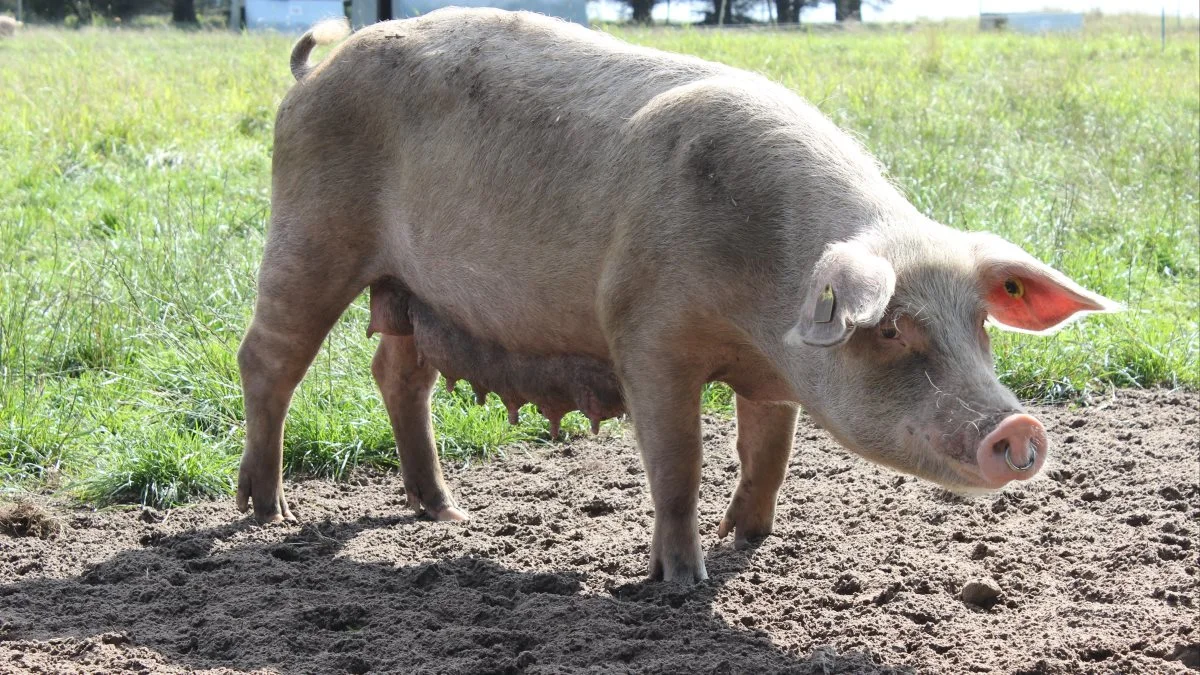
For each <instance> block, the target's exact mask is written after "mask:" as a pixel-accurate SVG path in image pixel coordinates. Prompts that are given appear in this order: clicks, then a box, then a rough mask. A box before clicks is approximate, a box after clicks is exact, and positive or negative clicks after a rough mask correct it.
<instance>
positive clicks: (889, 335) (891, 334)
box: [879, 323, 900, 340]
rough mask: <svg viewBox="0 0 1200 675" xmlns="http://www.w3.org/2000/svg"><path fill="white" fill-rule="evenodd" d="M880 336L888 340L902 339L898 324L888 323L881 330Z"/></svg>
mask: <svg viewBox="0 0 1200 675" xmlns="http://www.w3.org/2000/svg"><path fill="white" fill-rule="evenodd" d="M879 334H880V335H882V336H883V337H884V338H886V339H888V340H895V339H896V338H898V337H900V331H899V329H897V328H896V324H894V323H888V324H884V325H883V326H881V327H880V328H879Z"/></svg>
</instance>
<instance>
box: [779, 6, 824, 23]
mask: <svg viewBox="0 0 1200 675" xmlns="http://www.w3.org/2000/svg"><path fill="white" fill-rule="evenodd" d="M820 1H821V0H775V21H776V22H778V23H800V12H802V11H803V10H804V8H805V7H815V6H816V5H817V4H819V3H820Z"/></svg>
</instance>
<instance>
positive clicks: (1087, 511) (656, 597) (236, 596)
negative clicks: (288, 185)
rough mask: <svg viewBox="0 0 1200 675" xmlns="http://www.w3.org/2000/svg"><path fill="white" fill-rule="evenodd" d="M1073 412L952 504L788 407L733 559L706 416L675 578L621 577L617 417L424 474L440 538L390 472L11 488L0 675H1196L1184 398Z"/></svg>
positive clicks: (0, 544)
mask: <svg viewBox="0 0 1200 675" xmlns="http://www.w3.org/2000/svg"><path fill="white" fill-rule="evenodd" d="M1094 403H1095V404H1094V405H1093V406H1091V407H1088V408H1082V409H1076V410H1072V409H1068V408H1066V407H1048V408H1040V409H1037V411H1036V413H1037V414H1038V415H1040V416H1041V418H1042V420H1043V421H1044V422H1045V423H1046V425H1047V429H1048V431H1049V432H1050V434H1051V437H1052V438H1053V439H1054V441H1055V442H1056V450H1055V451H1054V453H1053V461H1054V464H1053V465H1052V466H1048V468H1047V470H1046V471H1045V472H1044V477H1043V478H1041V479H1039V480H1036V481H1034V482H1032V483H1031V484H1024V485H1021V486H1019V487H1012V488H1010V489H1008V490H1006V491H1005V492H1004V493H1002V494H1000V495H992V496H987V497H979V498H973V499H969V500H968V499H962V498H958V497H955V496H952V495H950V494H948V493H946V492H945V491H943V490H940V489H938V488H936V487H934V486H932V485H929V484H927V483H924V482H922V481H918V480H916V479H912V478H907V477H902V476H900V475H899V474H896V473H893V472H891V471H889V470H886V469H881V468H877V467H874V466H872V465H869V464H867V463H866V462H864V461H862V460H859V459H856V458H853V457H852V456H850V455H849V454H848V453H847V452H846V451H844V450H843V449H841V448H840V447H839V446H837V445H836V444H835V443H834V442H833V441H831V440H829V439H828V438H827V437H826V436H825V434H824V433H823V432H821V431H820V430H818V429H816V428H814V427H813V426H812V425H811V423H809V422H808V421H804V422H802V425H801V427H800V429H799V431H798V434H797V443H798V451H797V453H796V455H795V457H794V459H793V460H792V462H791V466H790V469H789V472H788V478H787V483H786V485H785V486H784V490H783V495H782V497H781V499H780V505H779V509H778V512H777V518H776V525H775V534H774V535H773V536H771V537H769V538H767V539H766V540H765V541H763V542H762V543H761V544H760V545H759V546H757V548H753V549H746V550H735V549H734V548H733V547H732V546H731V544H730V543H729V542H728V541H726V542H718V541H717V538H716V530H717V522H718V521H719V519H720V516H721V515H722V513H723V512H724V508H725V506H726V500H727V499H728V498H729V496H730V494H731V493H732V490H733V488H734V485H735V482H736V478H737V464H736V461H735V458H734V454H733V452H732V449H731V443H732V439H733V425H732V423H731V422H730V421H725V420H716V419H709V420H706V423H705V432H706V433H705V439H706V447H705V450H706V465H705V473H704V484H703V489H702V492H703V494H702V500H701V504H700V509H701V528H702V535H703V539H704V543H705V546H706V547H707V550H708V558H707V564H708V572H709V575H710V576H711V579H710V580H709V581H708V582H706V583H704V584H701V585H700V586H698V587H695V588H683V587H678V586H674V585H672V584H663V583H645V582H643V581H642V575H643V574H644V572H645V568H646V562H647V545H648V543H649V541H650V525H651V514H652V512H651V506H650V500H649V496H648V493H647V489H646V486H645V478H644V476H643V474H642V469H641V465H640V462H639V460H638V456H637V452H636V450H635V448H634V445H633V443H632V441H631V439H630V438H628V437H624V436H622V434H620V433H615V434H609V435H603V434H602V435H601V436H600V437H598V438H596V439H580V440H576V441H572V442H569V443H560V444H555V445H548V446H530V447H522V448H512V449H510V451H509V453H508V456H507V458H505V459H503V460H498V461H495V462H490V463H487V464H483V465H479V464H476V465H472V466H469V467H448V469H449V474H450V475H449V480H450V483H451V485H452V486H453V488H454V489H455V492H456V494H457V495H458V499H459V503H460V504H461V505H462V506H464V507H465V508H467V509H469V510H470V511H471V513H472V515H473V518H474V519H473V521H472V522H471V523H470V524H469V525H466V526H463V525H459V524H446V523H434V522H428V521H425V520H422V519H418V518H414V517H413V516H412V515H410V514H409V513H408V512H407V511H406V509H405V507H404V497H403V488H402V484H401V481H400V479H399V476H397V475H384V476H359V477H357V478H355V479H354V480H352V481H351V482H350V483H349V484H336V483H331V482H328V481H307V482H300V483H297V484H295V485H292V486H291V492H290V494H291V496H292V499H293V504H294V507H295V509H296V511H297V513H298V515H299V516H300V517H301V518H302V519H303V521H304V522H303V523H302V524H301V525H298V526H271V527H259V526H256V525H254V524H253V523H252V522H250V521H248V520H246V519H245V518H243V517H241V516H240V515H239V514H237V512H236V511H235V510H234V507H233V503H232V500H231V499H230V500H224V501H221V502H217V503H206V504H199V505H196V506H192V507H188V508H183V509H177V510H174V511H171V512H169V513H156V512H139V511H137V510H135V509H120V510H110V511H106V512H100V513H94V512H87V511H82V510H77V509H75V510H73V509H71V508H69V507H67V506H65V505H62V504H56V503H51V502H38V506H41V507H42V508H44V509H46V510H47V511H48V513H49V514H50V515H51V516H53V517H55V518H57V519H58V520H59V521H60V522H61V523H62V525H64V527H63V528H62V530H61V531H58V532H57V534H55V533H54V529H55V528H53V527H50V528H42V529H41V530H40V531H39V530H38V529H37V528H34V529H33V530H32V531H27V529H26V528H22V527H9V528H7V532H6V533H4V534H0V672H5V673H8V672H36V673H45V672H71V673H75V672H96V673H99V672H105V673H107V672H115V671H128V672H183V671H188V672H192V671H196V670H211V671H213V672H231V671H254V670H259V671H268V672H282V673H310V672H312V673H326V672H351V673H364V672H405V673H412V672H419V673H483V672H529V673H534V672H538V673H561V672H606V673H607V672H653V673H660V672H661V673H701V672H713V673H744V672H752V673H756V674H757V673H772V672H795V673H887V672H931V673H942V672H1005V673H1009V672H1021V673H1078V672H1121V673H1135V672H1150V673H1161V672H1167V673H1171V672H1181V671H1186V670H1187V669H1189V668H1191V669H1196V668H1200V620H1198V619H1200V616H1198V615H1200V608H1198V606H1197V605H1198V603H1200V599H1198V598H1197V574H1198V573H1197V560H1196V556H1197V554H1196V548H1195V546H1194V544H1195V542H1196V531H1197V528H1198V527H1200V525H1198V520H1200V519H1198V516H1200V476H1198V473H1200V464H1198V462H1200V441H1198V438H1200V423H1198V411H1200V397H1198V396H1197V395H1195V394H1181V393H1178V392H1166V391H1153V392H1133V391H1120V392H1117V393H1116V394H1115V395H1114V396H1112V397H1109V398H1103V399H1099V400H1096V401H1095V402H1094ZM380 414H383V413H382V410H381V411H380ZM10 525H11V524H10ZM39 532H40V533H42V534H49V535H50V536H49V538H46V539H42V538H38V537H37V536H32V535H34V534H37V533H39ZM22 534H24V535H25V536H20V535H22ZM971 582H978V583H976V584H973V585H972V589H971V590H970V591H968V594H967V595H968V596H971V597H974V594H975V591H977V590H979V589H983V590H984V592H983V593H982V597H980V598H976V601H977V602H979V603H982V604H983V605H990V607H981V606H979V605H978V604H971V603H968V602H966V601H964V600H963V598H962V595H963V593H962V590H963V588H964V586H966V585H968V584H969V583H971ZM980 584H982V585H980ZM989 586H990V587H992V589H993V592H994V591H996V590H998V591H999V595H998V597H995V598H993V599H991V600H989V599H988V597H987V596H988V593H987V592H986V589H987V588H988V587H989Z"/></svg>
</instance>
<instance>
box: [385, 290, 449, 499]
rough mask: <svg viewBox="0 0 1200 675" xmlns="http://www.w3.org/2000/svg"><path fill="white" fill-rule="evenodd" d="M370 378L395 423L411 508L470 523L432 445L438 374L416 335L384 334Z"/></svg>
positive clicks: (401, 464)
mask: <svg viewBox="0 0 1200 675" xmlns="http://www.w3.org/2000/svg"><path fill="white" fill-rule="evenodd" d="M373 292H374V291H373ZM371 373H372V374H373V375H374V376H375V383H376V384H378V385H379V391H380V393H381V394H382V395H383V402H384V405H385V406H386V407H387V411H388V417H389V418H390V419H391V422H392V433H393V434H394V435H395V438H396V449H397V450H398V451H399V453H400V467H401V470H402V471H403V473H404V490H405V492H406V493H407V495H408V504H409V506H411V507H413V508H415V509H424V510H425V512H426V513H428V514H429V515H430V516H431V517H433V518H435V519H437V520H466V519H467V514H466V512H465V511H463V510H461V509H459V508H458V507H457V506H456V505H455V503H454V498H453V497H452V496H451V495H450V490H449V489H447V488H446V483H445V481H444V480H443V479H442V469H441V466H440V465H439V463H438V456H437V448H436V447H435V446H434V443H433V425H432V420H431V419H430V410H429V401H430V399H431V398H432V396H433V386H434V383H435V382H436V381H437V375H438V373H437V370H435V369H434V368H433V366H431V365H429V364H428V363H425V362H424V361H423V360H422V359H421V358H420V357H419V355H418V353H417V347H416V344H415V340H414V339H413V336H412V335H388V334H384V335H383V336H382V340H381V341H380V343H379V348H378V349H377V350H376V352H375V358H374V359H373V360H372V361H371Z"/></svg>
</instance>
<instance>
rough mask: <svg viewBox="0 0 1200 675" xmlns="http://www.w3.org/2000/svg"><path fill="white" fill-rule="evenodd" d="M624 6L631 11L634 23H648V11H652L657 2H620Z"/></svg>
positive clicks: (642, 0) (625, 0)
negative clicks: (627, 6)
mask: <svg viewBox="0 0 1200 675" xmlns="http://www.w3.org/2000/svg"><path fill="white" fill-rule="evenodd" d="M622 1H623V2H624V3H625V4H626V5H629V7H630V8H631V9H632V10H633V20H634V22H635V23H650V11H651V10H652V9H654V5H655V4H657V3H658V0H622Z"/></svg>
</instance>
